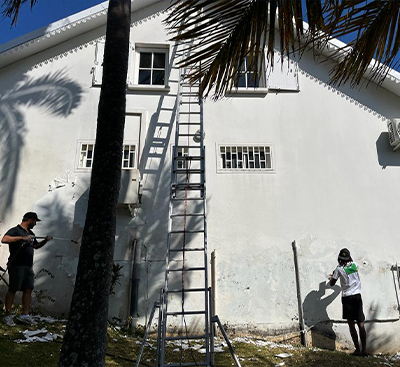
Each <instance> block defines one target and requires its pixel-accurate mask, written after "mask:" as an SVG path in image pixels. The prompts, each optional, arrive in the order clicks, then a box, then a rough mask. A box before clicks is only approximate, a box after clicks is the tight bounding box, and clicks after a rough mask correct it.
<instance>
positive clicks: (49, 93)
mask: <svg viewBox="0 0 400 367" xmlns="http://www.w3.org/2000/svg"><path fill="white" fill-rule="evenodd" d="M81 98H82V88H81V87H80V85H79V84H77V83H76V82H74V81H73V80H72V79H70V78H68V77H67V76H66V74H65V73H64V72H55V73H52V74H48V75H45V76H43V77H40V78H30V77H28V76H25V77H24V78H23V79H22V80H21V81H19V82H18V83H15V86H14V87H13V88H11V89H9V90H7V91H5V93H4V94H2V95H1V96H0V213H1V215H4V216H5V215H6V213H7V212H8V209H10V207H11V205H12V202H13V196H14V191H15V185H16V181H17V177H18V170H19V166H20V158H21V151H22V149H23V147H24V145H25V143H26V137H25V134H26V132H27V130H26V121H25V119H24V115H23V113H22V112H21V110H20V107H22V106H26V107H31V106H34V107H39V108H41V109H42V111H43V112H44V113H48V114H51V115H53V116H63V117H67V116H69V115H70V114H71V112H72V110H73V109H75V108H76V107H77V106H78V105H79V103H80V101H81Z"/></svg>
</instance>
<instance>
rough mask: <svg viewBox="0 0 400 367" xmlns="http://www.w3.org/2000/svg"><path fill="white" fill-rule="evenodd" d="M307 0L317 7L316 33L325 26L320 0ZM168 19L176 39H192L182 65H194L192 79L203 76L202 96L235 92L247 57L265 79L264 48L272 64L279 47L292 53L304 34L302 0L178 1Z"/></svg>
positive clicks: (313, 28) (257, 75)
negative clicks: (277, 35)
mask: <svg viewBox="0 0 400 367" xmlns="http://www.w3.org/2000/svg"><path fill="white" fill-rule="evenodd" d="M306 3H307V7H308V8H310V9H312V12H311V13H310V16H309V18H310V21H311V25H312V26H311V27H310V32H311V33H315V32H316V31H317V30H320V29H321V28H322V25H323V16H322V8H321V3H320V1H311V0H307V2H306ZM276 22H278V25H279V27H278V32H279V41H280V42H279V44H278V47H277V45H276V28H277V27H276V26H277V24H276ZM166 24H167V27H168V29H169V31H170V32H171V33H173V37H172V40H173V41H176V42H178V43H188V45H187V47H186V49H185V51H186V52H188V56H186V57H184V59H183V60H182V61H181V62H180V64H179V65H180V66H182V67H191V68H192V69H191V71H190V73H189V78H190V81H191V82H196V81H199V80H200V81H201V85H200V94H201V95H203V96H207V95H208V94H209V93H210V91H211V90H212V89H214V95H213V97H214V98H215V99H218V98H221V97H223V96H224V95H225V93H227V92H229V91H232V89H233V88H234V86H235V80H236V79H237V75H238V71H239V69H240V66H241V65H242V63H243V61H244V59H245V58H246V56H249V68H250V69H252V70H254V71H255V74H254V78H257V79H260V74H261V73H263V71H264V68H265V64H264V60H265V57H264V52H265V50H266V52H267V60H268V62H269V63H271V64H272V63H273V55H274V50H275V48H278V49H279V50H280V53H281V54H282V56H283V55H289V53H291V52H293V51H294V50H295V48H296V47H297V41H298V39H299V38H300V37H301V36H302V35H303V33H304V30H303V9H302V2H301V0H265V1H264V0H263V1H260V0H236V1H229V0H219V1H215V0H183V1H175V3H174V4H173V5H172V7H171V13H170V15H169V16H168V18H167V20H166ZM282 62H283V58H282Z"/></svg>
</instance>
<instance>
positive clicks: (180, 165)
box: [177, 147, 189, 169]
mask: <svg viewBox="0 0 400 367" xmlns="http://www.w3.org/2000/svg"><path fill="white" fill-rule="evenodd" d="M177 153H178V157H187V156H188V155H189V149H188V148H182V147H179V148H178V151H177ZM177 168H178V169H179V168H180V169H186V168H187V161H179V160H178V164H177Z"/></svg>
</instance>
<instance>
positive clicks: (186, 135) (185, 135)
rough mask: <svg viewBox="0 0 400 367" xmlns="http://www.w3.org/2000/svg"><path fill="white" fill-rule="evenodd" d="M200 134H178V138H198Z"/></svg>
mask: <svg viewBox="0 0 400 367" xmlns="http://www.w3.org/2000/svg"><path fill="white" fill-rule="evenodd" d="M200 135H201V134H200V133H192V134H180V133H179V134H178V136H182V137H188V136H200Z"/></svg>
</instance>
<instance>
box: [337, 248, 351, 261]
mask: <svg viewBox="0 0 400 367" xmlns="http://www.w3.org/2000/svg"><path fill="white" fill-rule="evenodd" d="M338 259H339V260H344V261H348V260H350V259H351V257H350V251H349V250H348V249H347V248H342V249H341V250H340V252H339V255H338Z"/></svg>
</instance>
